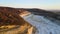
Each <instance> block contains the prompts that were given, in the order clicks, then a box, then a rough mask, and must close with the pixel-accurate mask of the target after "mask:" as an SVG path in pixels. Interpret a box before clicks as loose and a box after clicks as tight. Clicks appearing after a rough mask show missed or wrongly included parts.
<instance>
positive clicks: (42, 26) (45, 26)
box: [23, 14, 60, 34]
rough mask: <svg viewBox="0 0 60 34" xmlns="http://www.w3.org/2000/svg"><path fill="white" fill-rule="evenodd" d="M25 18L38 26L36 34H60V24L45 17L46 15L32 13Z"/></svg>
mask: <svg viewBox="0 0 60 34" xmlns="http://www.w3.org/2000/svg"><path fill="white" fill-rule="evenodd" d="M23 18H24V19H25V20H26V21H28V22H29V23H30V24H32V25H33V26H35V27H36V28H37V32H36V33H35V34H60V26H59V25H57V24H55V23H53V22H51V21H50V20H48V19H46V18H44V16H38V15H34V14H30V15H28V16H24V17H23Z"/></svg>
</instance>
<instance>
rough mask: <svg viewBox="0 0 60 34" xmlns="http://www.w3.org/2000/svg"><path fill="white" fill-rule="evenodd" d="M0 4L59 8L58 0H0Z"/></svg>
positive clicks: (20, 6)
mask: <svg viewBox="0 0 60 34" xmlns="http://www.w3.org/2000/svg"><path fill="white" fill-rule="evenodd" d="M0 6H10V7H17V8H42V9H60V0H0Z"/></svg>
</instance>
